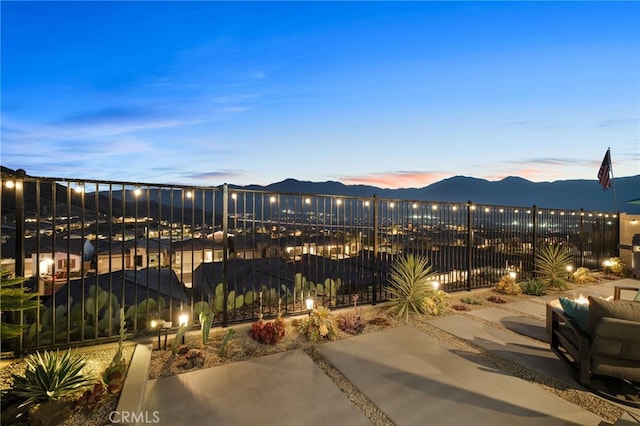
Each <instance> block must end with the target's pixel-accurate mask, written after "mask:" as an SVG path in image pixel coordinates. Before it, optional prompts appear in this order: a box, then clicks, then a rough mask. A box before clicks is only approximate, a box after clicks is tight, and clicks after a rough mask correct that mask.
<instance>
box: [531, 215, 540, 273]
mask: <svg viewBox="0 0 640 426" xmlns="http://www.w3.org/2000/svg"><path fill="white" fill-rule="evenodd" d="M531 215H532V216H533V217H532V218H531V219H532V222H533V226H532V229H531V232H532V234H531V241H532V246H531V256H532V259H533V270H534V271H536V270H537V269H538V261H537V260H536V257H537V255H538V207H537V206H536V205H535V204H534V205H533V207H532V208H531ZM534 276H536V277H537V276H538V273H537V272H536V273H535V274H534Z"/></svg>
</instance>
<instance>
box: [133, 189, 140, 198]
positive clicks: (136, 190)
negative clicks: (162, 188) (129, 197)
mask: <svg viewBox="0 0 640 426" xmlns="http://www.w3.org/2000/svg"><path fill="white" fill-rule="evenodd" d="M140 194H142V190H141V189H140V187H139V186H136V188H135V189H134V190H133V195H135V196H136V197H138V196H140Z"/></svg>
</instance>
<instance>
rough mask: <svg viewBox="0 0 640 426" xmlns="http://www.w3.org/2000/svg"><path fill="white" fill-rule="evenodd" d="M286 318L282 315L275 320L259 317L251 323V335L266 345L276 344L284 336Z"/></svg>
mask: <svg viewBox="0 0 640 426" xmlns="http://www.w3.org/2000/svg"><path fill="white" fill-rule="evenodd" d="M284 328H285V324H284V320H283V319H282V318H281V317H278V318H276V319H275V320H273V321H268V322H267V321H264V320H262V319H259V320H258V321H256V322H254V323H253V324H252V325H251V332H250V333H251V337H252V338H253V340H256V341H258V342H260V343H263V344H266V345H275V344H276V343H278V342H279V341H280V340H281V339H282V338H283V337H284Z"/></svg>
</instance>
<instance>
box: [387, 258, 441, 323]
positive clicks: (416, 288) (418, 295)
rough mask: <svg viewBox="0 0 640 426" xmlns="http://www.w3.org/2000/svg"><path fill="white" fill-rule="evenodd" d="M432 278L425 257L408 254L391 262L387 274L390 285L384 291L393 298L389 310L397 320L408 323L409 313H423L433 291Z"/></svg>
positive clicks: (427, 260)
mask: <svg viewBox="0 0 640 426" xmlns="http://www.w3.org/2000/svg"><path fill="white" fill-rule="evenodd" d="M434 276H435V274H434V273H432V272H431V265H429V259H428V258H427V257H420V256H414V255H412V254H409V255H407V256H406V257H399V258H397V259H396V260H395V261H394V262H393V264H392V265H391V271H390V273H389V283H390V284H391V285H390V286H387V287H386V288H385V290H386V291H387V292H389V293H390V294H391V295H392V296H393V297H392V299H391V308H390V310H391V311H392V312H395V314H396V317H397V318H404V319H405V321H408V320H409V313H410V312H415V313H419V314H423V313H425V309H426V306H425V301H426V299H427V297H429V296H430V295H431V293H432V291H433V286H432V285H431V281H432V280H433V278H434Z"/></svg>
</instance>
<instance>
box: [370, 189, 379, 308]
mask: <svg viewBox="0 0 640 426" xmlns="http://www.w3.org/2000/svg"><path fill="white" fill-rule="evenodd" d="M378 231H379V227H378V194H373V300H372V301H371V304H372V305H375V304H376V301H377V297H376V295H377V292H378V287H379V286H378V284H379V283H378V280H379V279H380V275H379V271H378V268H379V266H380V265H379V262H378V254H379V247H378V245H379V244H380V241H379V237H378Z"/></svg>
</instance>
